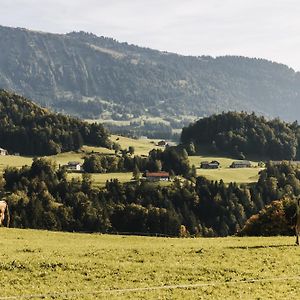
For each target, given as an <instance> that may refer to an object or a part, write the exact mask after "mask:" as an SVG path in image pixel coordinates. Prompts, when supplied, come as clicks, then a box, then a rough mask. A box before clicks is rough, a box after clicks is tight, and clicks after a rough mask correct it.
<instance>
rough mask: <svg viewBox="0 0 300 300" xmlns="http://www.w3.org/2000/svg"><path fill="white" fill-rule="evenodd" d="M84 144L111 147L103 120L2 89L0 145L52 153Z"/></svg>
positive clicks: (32, 153) (14, 150)
mask: <svg viewBox="0 0 300 300" xmlns="http://www.w3.org/2000/svg"><path fill="white" fill-rule="evenodd" d="M83 144H90V145H97V146H104V147H110V146H111V144H112V142H111V141H110V140H109V139H108V133H107V132H106V130H105V129H104V128H103V126H102V125H101V124H95V123H94V124H88V123H87V122H83V121H81V120H79V119H76V118H73V117H68V116H64V115H61V114H55V113H51V112H50V111H48V110H47V109H44V108H41V107H39V106H38V105H36V104H34V103H33V102H31V101H28V100H27V99H25V98H23V97H20V96H18V95H16V94H12V93H8V92H6V91H4V90H0V147H2V148H5V149H7V150H8V151H9V152H10V153H13V152H18V153H21V154H29V155H51V154H57V153H60V152H65V151H72V150H77V149H79V148H80V147H81V146H82V145H83Z"/></svg>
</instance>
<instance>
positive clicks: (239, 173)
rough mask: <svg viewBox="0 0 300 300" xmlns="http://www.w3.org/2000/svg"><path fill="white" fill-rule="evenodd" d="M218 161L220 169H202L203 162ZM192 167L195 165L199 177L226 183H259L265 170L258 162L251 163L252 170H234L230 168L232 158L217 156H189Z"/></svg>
mask: <svg viewBox="0 0 300 300" xmlns="http://www.w3.org/2000/svg"><path fill="white" fill-rule="evenodd" d="M212 160H217V161H218V162H219V163H220V165H221V167H220V168H219V169H200V163H201V162H202V161H212ZM189 161H190V164H191V165H195V167H196V171H197V176H204V177H206V178H207V179H209V180H214V181H215V180H216V181H220V180H221V179H222V180H223V181H224V182H225V183H229V182H237V183H252V182H257V180H258V178H259V172H260V171H261V170H263V168H259V167H258V162H255V161H251V164H252V166H253V167H252V168H240V169H232V168H229V166H230V165H231V164H232V162H233V161H236V160H235V159H232V158H227V157H215V156H202V155H199V156H189Z"/></svg>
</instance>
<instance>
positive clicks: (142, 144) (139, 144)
mask: <svg viewBox="0 0 300 300" xmlns="http://www.w3.org/2000/svg"><path fill="white" fill-rule="evenodd" d="M110 139H111V140H112V141H113V142H117V143H119V144H120V145H121V147H122V148H123V149H125V148H126V149H128V147H129V146H133V147H134V154H137V155H148V153H149V151H151V150H152V149H164V147H159V146H156V144H157V142H158V141H159V140H156V139H132V138H128V137H123V136H119V135H112V136H111V137H110Z"/></svg>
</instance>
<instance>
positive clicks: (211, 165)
mask: <svg viewBox="0 0 300 300" xmlns="http://www.w3.org/2000/svg"><path fill="white" fill-rule="evenodd" d="M220 166H221V165H220V163H219V162H218V161H217V160H212V161H211V162H209V161H202V162H201V163H200V168H201V169H218V168H219V167H220ZM230 168H235V169H236V168H251V163H250V161H248V160H239V161H233V162H232V164H231V165H230Z"/></svg>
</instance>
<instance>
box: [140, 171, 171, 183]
mask: <svg viewBox="0 0 300 300" xmlns="http://www.w3.org/2000/svg"><path fill="white" fill-rule="evenodd" d="M145 177H146V180H148V181H169V180H170V174H169V172H146V173H145Z"/></svg>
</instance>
